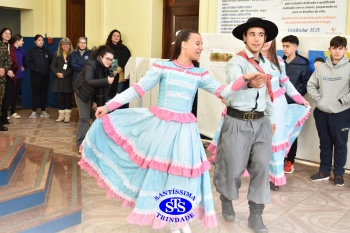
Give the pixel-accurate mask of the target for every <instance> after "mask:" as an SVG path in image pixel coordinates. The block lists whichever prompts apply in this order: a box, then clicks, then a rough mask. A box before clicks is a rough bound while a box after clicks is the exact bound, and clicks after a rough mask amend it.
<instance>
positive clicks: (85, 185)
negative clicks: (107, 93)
mask: <svg viewBox="0 0 350 233" xmlns="http://www.w3.org/2000/svg"><path fill="white" fill-rule="evenodd" d="M47 111H48V113H49V114H51V115H52V117H51V118H40V117H38V118H37V119H34V120H32V119H29V118H28V116H29V115H30V112H31V111H30V110H29V109H19V110H18V112H17V113H18V114H19V115H21V116H22V118H21V119H11V120H10V122H11V124H10V125H8V128H9V131H7V132H1V133H8V134H16V135H23V136H26V143H29V144H34V145H39V146H45V147H50V148H52V149H54V152H56V153H62V154H67V155H72V156H77V157H79V154H78V152H77V149H76V146H75V132H76V126H77V118H78V111H77V109H73V112H72V122H70V123H55V121H54V120H55V119H56V118H57V110H56V109H50V108H49V109H47ZM317 170H318V165H317V164H312V163H307V162H303V161H297V163H296V165H295V171H294V173H292V174H288V175H287V185H285V186H283V187H281V189H280V191H278V192H274V191H271V203H270V204H269V205H267V206H266V208H265V211H264V215H263V218H264V222H265V224H266V225H267V227H268V229H269V232H270V233H272V232H276V233H277V232H278V233H280V232H288V233H292V232H293V233H303V232H305V233H313V232H315V233H322V232H334V233H336V232H350V174H349V172H348V171H347V174H346V175H345V176H344V178H345V185H344V186H343V187H335V186H334V185H333V180H332V179H330V180H329V181H321V182H311V181H309V180H308V179H307V178H308V177H309V176H310V175H312V174H314V173H315V172H317ZM212 172H213V169H211V173H212ZM81 179H82V195H83V213H82V223H81V224H79V225H77V226H74V227H71V228H68V229H65V230H63V231H61V233H80V232H82V233H105V232H118V233H119V232H121V233H122V232H125V233H137V232H169V229H168V228H164V229H160V230H154V229H152V228H150V227H145V226H137V225H129V224H127V223H126V217H127V215H128V212H129V209H128V208H122V206H121V203H120V202H119V201H117V200H114V199H108V198H106V195H105V192H104V190H103V189H101V188H99V187H98V186H97V185H96V182H95V180H94V179H93V178H91V177H90V176H88V175H87V173H86V172H85V171H82V178H81ZM248 182H249V178H248V177H244V178H242V187H241V190H240V198H239V199H238V200H236V201H234V202H233V204H234V208H235V212H236V220H235V222H234V223H226V222H225V221H224V219H223V217H222V216H221V205H220V201H219V195H218V193H217V192H216V191H215V189H213V194H214V199H215V209H216V212H217V218H218V227H217V228H213V229H206V228H204V227H203V226H202V225H201V223H200V222H199V221H197V220H194V221H192V222H190V226H191V228H192V232H194V233H197V232H222V233H226V232H227V233H229V232H238V233H244V232H253V231H252V230H251V229H250V228H249V227H248V224H247V218H248V215H249V210H248V204H247V198H246V196H247V191H248ZM61 191H62V192H64V190H61Z"/></svg>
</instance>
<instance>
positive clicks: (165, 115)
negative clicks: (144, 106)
mask: <svg viewBox="0 0 350 233" xmlns="http://www.w3.org/2000/svg"><path fill="white" fill-rule="evenodd" d="M148 110H149V111H150V112H151V113H152V114H153V115H155V116H156V117H158V118H159V119H162V120H164V121H176V122H180V123H191V122H196V121H197V118H196V117H195V115H193V113H191V112H189V113H178V112H172V111H169V110H167V109H163V108H159V107H158V106H151V107H149V108H148Z"/></svg>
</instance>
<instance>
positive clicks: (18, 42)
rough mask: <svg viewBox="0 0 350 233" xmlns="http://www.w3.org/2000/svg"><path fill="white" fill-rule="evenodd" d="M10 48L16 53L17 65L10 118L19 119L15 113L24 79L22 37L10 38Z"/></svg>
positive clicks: (17, 35) (14, 36) (16, 35)
mask: <svg viewBox="0 0 350 233" xmlns="http://www.w3.org/2000/svg"><path fill="white" fill-rule="evenodd" d="M11 43H12V44H11V47H12V46H13V47H14V50H15V52H16V59H17V64H18V70H17V73H16V79H15V80H16V82H15V91H14V92H13V96H12V97H11V103H10V104H11V114H10V115H11V118H14V119H19V118H21V116H20V115H18V114H17V113H16V108H17V98H18V95H19V93H20V92H21V90H22V83H23V77H24V70H25V68H24V61H25V54H24V50H23V48H22V46H23V43H24V42H23V37H22V36H21V35H19V34H15V35H13V36H12V39H11Z"/></svg>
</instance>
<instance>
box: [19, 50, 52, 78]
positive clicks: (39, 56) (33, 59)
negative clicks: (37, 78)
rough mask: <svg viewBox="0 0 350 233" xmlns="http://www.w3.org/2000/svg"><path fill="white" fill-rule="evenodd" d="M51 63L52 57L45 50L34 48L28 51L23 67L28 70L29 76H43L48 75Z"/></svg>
mask: <svg viewBox="0 0 350 233" xmlns="http://www.w3.org/2000/svg"><path fill="white" fill-rule="evenodd" d="M51 61H52V55H51V53H50V51H49V50H48V49H47V48H45V47H42V48H39V47H34V48H31V49H30V50H29V51H28V53H27V55H26V60H25V65H26V67H27V68H29V69H30V73H31V74H33V73H36V75H38V74H39V75H41V76H45V75H49V74H50V66H51Z"/></svg>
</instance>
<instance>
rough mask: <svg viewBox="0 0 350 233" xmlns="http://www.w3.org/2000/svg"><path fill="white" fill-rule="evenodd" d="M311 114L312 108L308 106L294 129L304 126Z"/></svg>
mask: <svg viewBox="0 0 350 233" xmlns="http://www.w3.org/2000/svg"><path fill="white" fill-rule="evenodd" d="M309 115H310V108H306V111H305V112H304V115H303V116H302V117H301V118H300V119H299V121H298V122H297V123H296V124H295V126H294V129H295V128H297V127H299V126H302V125H303V124H304V123H305V121H306V120H307V119H308V118H309Z"/></svg>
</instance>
